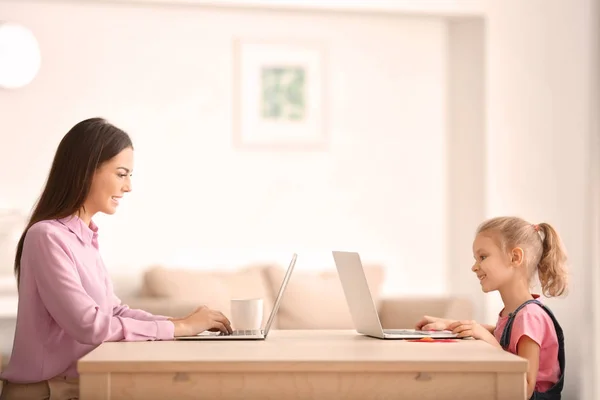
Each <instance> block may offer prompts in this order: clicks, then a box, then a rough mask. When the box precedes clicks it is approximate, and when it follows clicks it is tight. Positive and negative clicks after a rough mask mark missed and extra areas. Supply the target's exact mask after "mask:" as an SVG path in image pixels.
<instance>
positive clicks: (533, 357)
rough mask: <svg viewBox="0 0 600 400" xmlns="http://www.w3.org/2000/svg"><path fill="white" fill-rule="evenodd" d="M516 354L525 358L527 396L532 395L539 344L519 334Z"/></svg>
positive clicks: (536, 372)
mask: <svg viewBox="0 0 600 400" xmlns="http://www.w3.org/2000/svg"><path fill="white" fill-rule="evenodd" d="M517 355H518V356H520V357H523V358H526V359H527V361H528V367H527V398H528V399H529V398H530V397H531V396H532V395H533V391H534V389H535V382H536V380H537V374H538V368H539V364H540V346H539V345H538V344H537V343H536V342H535V341H534V340H532V339H531V338H530V337H529V336H525V335H524V336H521V338H520V339H519V342H518V343H517Z"/></svg>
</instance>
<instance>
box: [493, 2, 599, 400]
mask: <svg viewBox="0 0 600 400" xmlns="http://www.w3.org/2000/svg"><path fill="white" fill-rule="evenodd" d="M489 7H490V8H489V10H488V27H487V34H488V40H487V51H488V56H487V60H486V65H487V69H486V75H487V82H488V86H487V101H488V109H487V125H486V127H487V134H486V149H487V155H488V157H487V160H486V161H487V162H486V165H485V168H486V182H487V204H486V214H487V215H488V216H493V215H498V214H518V215H521V216H524V217H526V218H527V219H529V220H531V221H532V222H533V223H539V222H550V223H552V224H553V225H554V226H555V227H556V228H557V230H558V232H559V233H560V234H561V235H562V238H563V240H564V242H565V245H566V247H567V250H568V252H569V256H570V262H571V277H572V282H571V292H570V294H569V296H568V297H567V298H565V299H560V300H552V301H548V304H550V306H551V307H552V309H553V310H554V311H555V313H556V315H557V317H558V319H559V321H560V322H561V324H562V326H563V329H564V331H565V335H566V354H567V378H566V383H565V384H566V389H565V392H564V397H565V398H567V399H586V400H587V399H592V398H598V397H592V395H591V392H590V390H591V389H590V387H591V384H592V380H591V377H594V376H596V377H597V376H598V375H597V373H598V372H597V370H594V364H593V362H592V361H593V359H592V354H593V350H594V346H597V340H595V338H597V337H598V334H599V333H600V332H594V331H588V329H589V328H590V327H591V326H592V325H593V315H594V312H595V313H597V312H598V311H599V310H598V308H596V310H595V311H594V310H593V308H592V306H591V304H592V283H593V282H592V271H593V269H594V268H598V265H597V264H596V265H594V264H593V259H592V253H593V251H594V249H597V247H598V246H599V244H598V243H597V242H596V243H592V242H591V240H590V238H591V234H592V225H591V220H592V218H591V216H592V214H591V206H592V204H591V198H590V190H589V186H590V184H592V185H596V186H597V185H598V181H592V180H591V175H590V161H591V156H592V152H591V151H590V146H591V143H592V142H591V140H592V137H595V138H596V140H597V137H598V136H597V135H598V131H597V128H598V126H597V124H595V123H594V121H593V118H595V114H597V112H598V109H597V108H596V109H594V108H592V106H593V105H594V104H596V106H597V104H598V103H597V102H595V101H594V97H595V96H597V94H598V92H597V91H598V88H597V74H598V73H599V72H598V71H600V65H598V48H597V43H598V42H597V39H596V37H597V36H598V34H599V33H600V32H598V24H597V23H598V17H599V15H598V13H597V11H598V9H597V8H596V7H597V4H596V3H595V2H594V1H593V0H578V1H569V2H565V1H560V0H557V1H546V0H537V1H527V2H523V1H518V0H502V1H491V2H489ZM595 157H598V154H597V153H596V154H595ZM596 177H597V175H596ZM596 179H597V178H596ZM596 263H597V261H596ZM488 299H491V301H490V302H489V303H488V306H489V307H488V310H487V312H488V317H489V318H490V319H491V318H495V315H497V314H496V313H497V312H498V310H499V309H500V308H501V304H498V302H497V301H494V297H488ZM581 328H583V329H584V330H585V331H586V333H584V334H583V335H582V333H581ZM588 339H589V340H588ZM598 395H600V393H597V394H596V396H598Z"/></svg>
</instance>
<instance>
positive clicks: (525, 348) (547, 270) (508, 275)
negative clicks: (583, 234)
mask: <svg viewBox="0 0 600 400" xmlns="http://www.w3.org/2000/svg"><path fill="white" fill-rule="evenodd" d="M473 256H474V257H475V264H474V265H473V267H472V268H471V270H472V271H473V272H474V273H475V274H476V275H477V279H478V280H479V283H480V285H481V288H482V290H483V291H484V292H485V293H488V292H492V291H495V290H498V291H499V292H500V296H501V297H502V302H503V303H504V308H503V309H502V311H501V312H500V314H499V316H498V322H497V323H496V325H495V326H491V325H480V324H478V323H476V322H475V321H450V320H445V319H441V318H435V317H429V316H425V317H423V318H422V319H421V321H419V322H418V323H417V326H416V327H417V329H423V330H444V329H448V330H452V331H453V332H454V333H457V334H458V336H459V337H467V336H470V337H473V338H475V339H480V340H485V341H486V342H489V343H491V344H493V345H495V346H499V347H502V348H503V349H504V350H507V351H509V352H511V353H513V354H517V355H519V356H521V357H524V358H526V359H527V360H528V362H529V367H528V371H527V393H528V394H527V396H528V398H531V399H535V400H555V399H560V397H561V391H562V388H563V379H564V368H565V354H564V337H563V332H562V329H561V327H560V325H559V324H558V321H557V320H556V318H555V317H554V315H553V314H552V312H551V311H550V310H549V309H548V308H547V307H546V306H544V305H543V304H542V303H541V302H540V301H539V297H540V296H539V295H537V294H532V293H531V292H530V283H531V282H532V280H533V278H534V277H535V276H536V275H537V276H538V277H539V281H540V283H541V288H542V293H543V294H544V295H545V296H546V297H554V296H560V295H561V294H563V293H564V292H565V291H566V289H567V269H566V258H567V257H566V254H565V251H564V248H563V245H562V243H561V240H560V238H559V236H558V234H557V233H556V230H554V228H553V227H552V226H550V225H549V224H546V223H542V224H539V225H534V224H530V223H529V222H527V221H524V220H523V219H521V218H517V217H499V218H493V219H491V220H488V221H486V222H484V223H483V224H481V225H480V226H479V228H478V229H477V234H476V237H475V240H474V242H473Z"/></svg>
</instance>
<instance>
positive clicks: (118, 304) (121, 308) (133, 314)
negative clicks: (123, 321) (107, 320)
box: [110, 285, 172, 321]
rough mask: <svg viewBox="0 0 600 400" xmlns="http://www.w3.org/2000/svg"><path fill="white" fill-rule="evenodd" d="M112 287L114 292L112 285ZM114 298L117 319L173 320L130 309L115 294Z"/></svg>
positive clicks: (114, 312)
mask: <svg viewBox="0 0 600 400" xmlns="http://www.w3.org/2000/svg"><path fill="white" fill-rule="evenodd" d="M110 286H111V290H112V285H110ZM112 298H113V316H115V317H124V318H133V319H137V320H140V321H167V320H171V319H172V318H171V317H167V316H165V315H155V314H152V313H149V312H148V311H144V310H140V309H132V308H129V306H128V305H127V304H123V302H122V301H121V299H119V297H117V295H116V294H115V293H114V292H113V295H112Z"/></svg>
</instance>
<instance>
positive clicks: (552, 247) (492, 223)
mask: <svg viewBox="0 0 600 400" xmlns="http://www.w3.org/2000/svg"><path fill="white" fill-rule="evenodd" d="M488 232H489V233H492V234H494V236H493V237H494V238H495V239H497V241H498V242H499V243H498V244H499V246H500V248H501V249H502V250H503V251H505V252H510V251H512V249H514V248H515V247H520V248H522V249H523V252H524V254H525V263H526V264H525V265H526V267H527V268H528V270H529V278H530V280H531V278H533V276H534V275H535V273H536V272H537V274H538V277H539V280H540V284H541V286H542V293H543V294H544V296H546V297H556V296H560V295H562V294H563V293H565V291H566V290H567V285H568V271H567V254H566V251H565V248H564V246H563V244H562V241H561V239H560V236H558V233H557V232H556V230H555V229H554V228H553V227H552V226H551V225H550V224H547V223H541V224H531V223H529V222H527V221H525V220H523V219H522V218H518V217H497V218H492V219H489V220H487V221H485V222H483V223H482V224H481V225H480V226H479V227H478V228H477V234H480V233H488Z"/></svg>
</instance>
